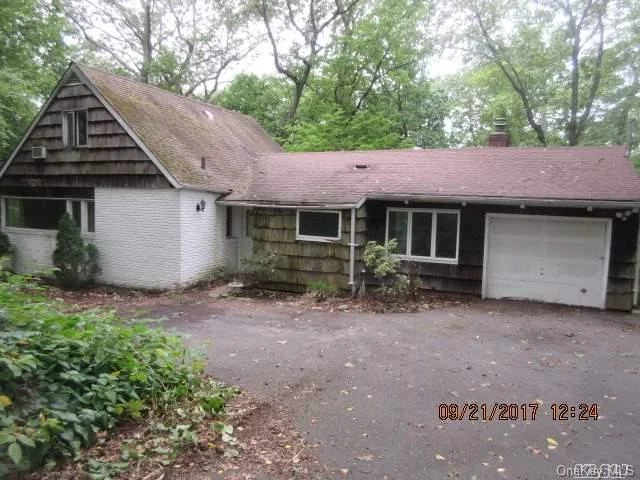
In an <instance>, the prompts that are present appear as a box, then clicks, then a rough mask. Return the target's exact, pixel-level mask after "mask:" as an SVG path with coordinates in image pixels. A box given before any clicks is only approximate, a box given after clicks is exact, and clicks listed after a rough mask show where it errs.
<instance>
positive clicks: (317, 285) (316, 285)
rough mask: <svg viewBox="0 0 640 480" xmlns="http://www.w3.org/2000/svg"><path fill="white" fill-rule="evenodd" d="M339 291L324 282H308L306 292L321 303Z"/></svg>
mask: <svg viewBox="0 0 640 480" xmlns="http://www.w3.org/2000/svg"><path fill="white" fill-rule="evenodd" d="M339 291H340V290H339V289H338V287H336V286H335V285H333V284H332V283H329V282H326V281H324V280H316V281H313V282H309V284H308V285H307V292H308V293H309V294H310V295H311V296H312V297H313V298H315V300H316V301H317V302H323V301H325V300H326V299H328V298H332V297H335V296H336V295H337V294H338V292H339Z"/></svg>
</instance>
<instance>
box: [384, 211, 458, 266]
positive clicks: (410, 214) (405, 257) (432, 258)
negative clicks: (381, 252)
mask: <svg viewBox="0 0 640 480" xmlns="http://www.w3.org/2000/svg"><path fill="white" fill-rule="evenodd" d="M390 212H406V213H407V244H406V252H407V253H406V254H394V255H393V256H394V257H396V258H399V259H401V260H410V261H412V262H426V263H446V264H449V265H457V264H458V261H459V257H460V216H461V215H460V210H456V209H449V208H395V207H388V208H387V212H386V222H385V230H384V243H385V245H386V244H387V243H389V214H390ZM413 212H419V213H430V214H431V245H430V249H429V250H430V251H431V252H432V253H433V254H435V252H436V243H437V237H438V231H437V225H438V223H437V222H438V220H437V219H438V214H439V213H448V214H455V215H456V218H457V229H456V256H455V258H447V257H436V256H435V255H432V256H428V257H425V256H422V255H411V243H412V237H413Z"/></svg>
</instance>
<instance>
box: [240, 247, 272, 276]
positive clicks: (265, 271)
mask: <svg viewBox="0 0 640 480" xmlns="http://www.w3.org/2000/svg"><path fill="white" fill-rule="evenodd" d="M277 261H278V257H277V256H276V254H275V253H273V252H267V251H260V252H256V253H254V254H253V255H250V256H248V257H245V258H243V259H242V267H243V273H244V277H245V278H246V279H247V280H248V281H250V282H257V283H262V282H266V281H267V280H268V279H269V276H270V275H271V274H272V273H274V272H275V271H276V263H277Z"/></svg>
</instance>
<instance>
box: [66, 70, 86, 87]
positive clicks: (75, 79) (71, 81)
mask: <svg viewBox="0 0 640 480" xmlns="http://www.w3.org/2000/svg"><path fill="white" fill-rule="evenodd" d="M74 83H82V82H81V81H80V78H78V76H77V75H76V74H75V73H72V74H71V75H69V78H68V79H67V83H66V84H65V85H70V84H74Z"/></svg>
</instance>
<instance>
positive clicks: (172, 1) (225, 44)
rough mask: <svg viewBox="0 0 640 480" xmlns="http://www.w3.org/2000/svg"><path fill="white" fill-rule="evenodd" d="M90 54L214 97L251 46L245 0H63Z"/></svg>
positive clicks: (171, 86) (147, 78)
mask: <svg viewBox="0 0 640 480" xmlns="http://www.w3.org/2000/svg"><path fill="white" fill-rule="evenodd" d="M64 1H65V5H66V13H67V15H68V16H69V18H70V19H71V21H72V22H73V24H74V25H75V27H76V29H77V34H78V36H79V38H80V40H81V42H82V44H83V45H85V46H86V48H87V50H88V52H89V54H90V56H92V57H93V59H94V61H95V60H97V61H98V62H101V63H103V64H105V66H106V67H108V68H110V69H112V70H116V71H118V72H120V73H123V74H126V75H128V76H131V77H133V78H137V79H139V80H141V81H143V82H145V83H153V84H155V85H158V86H161V87H163V88H166V89H168V90H172V91H175V92H177V93H180V94H183V95H194V94H199V95H201V96H203V97H204V98H206V99H210V98H211V97H212V96H213V95H214V94H215V92H216V91H217V90H218V87H219V83H220V77H221V76H222V74H223V73H224V72H225V71H226V70H227V69H228V67H229V66H230V65H232V64H234V63H236V62H239V61H240V60H242V59H243V58H245V57H246V55H247V54H248V53H249V52H250V51H251V50H252V48H253V47H254V46H255V43H256V41H257V39H256V38H255V37H254V36H252V35H251V34H250V33H249V30H248V25H247V16H246V15H247V12H246V9H245V4H244V2H242V1H241V0H140V1H139V2H137V3H136V2H130V1H126V0H64Z"/></svg>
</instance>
